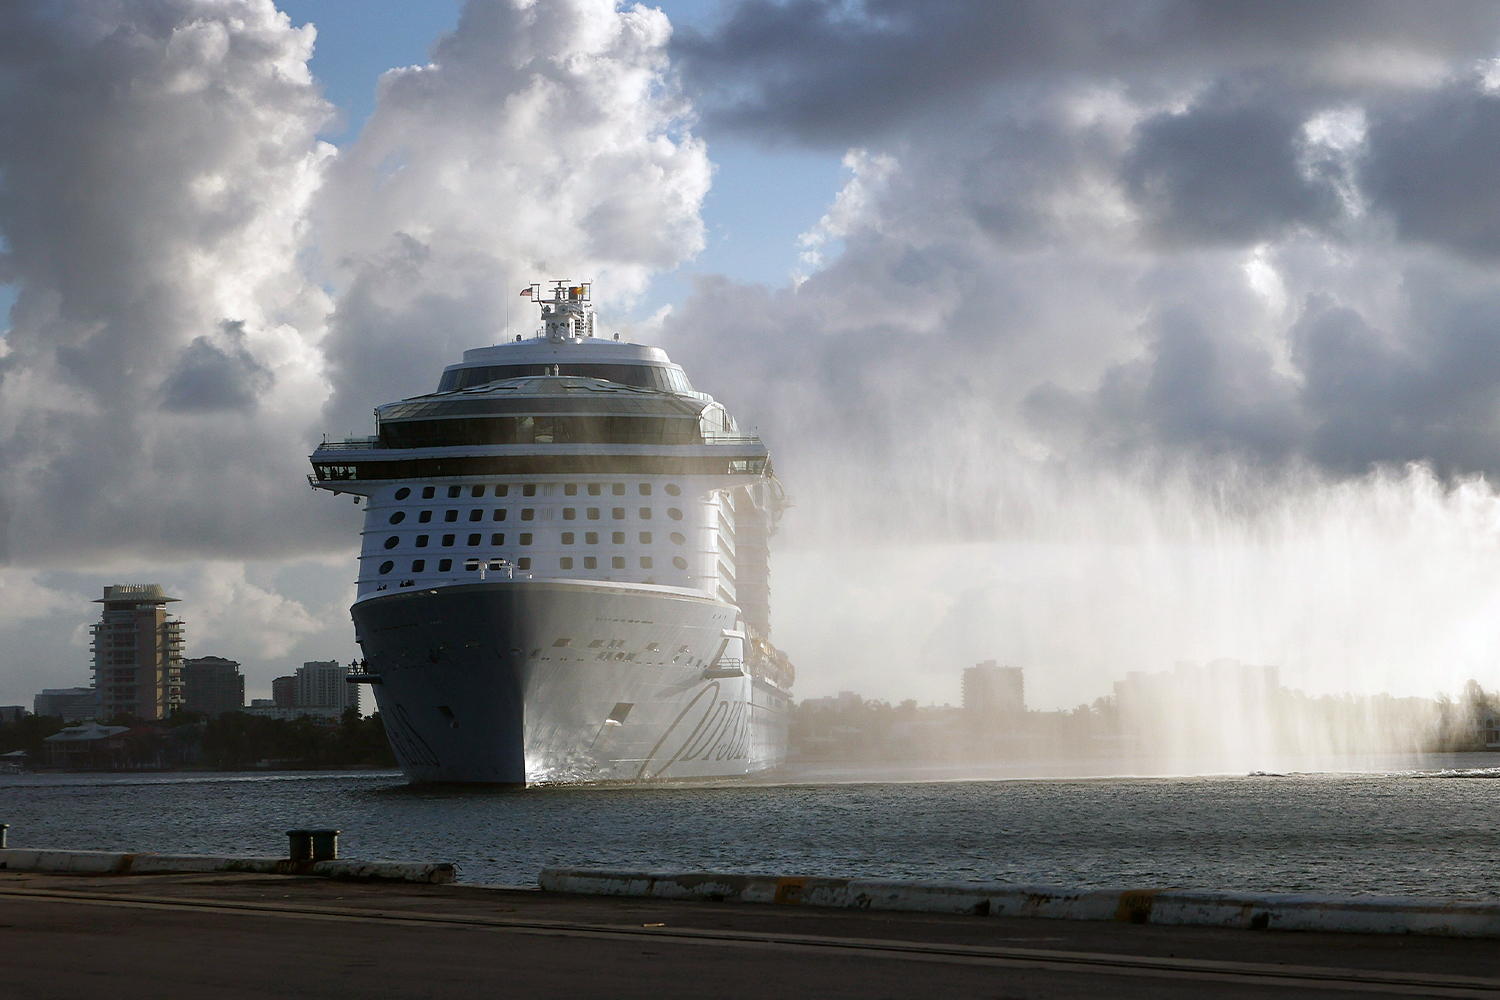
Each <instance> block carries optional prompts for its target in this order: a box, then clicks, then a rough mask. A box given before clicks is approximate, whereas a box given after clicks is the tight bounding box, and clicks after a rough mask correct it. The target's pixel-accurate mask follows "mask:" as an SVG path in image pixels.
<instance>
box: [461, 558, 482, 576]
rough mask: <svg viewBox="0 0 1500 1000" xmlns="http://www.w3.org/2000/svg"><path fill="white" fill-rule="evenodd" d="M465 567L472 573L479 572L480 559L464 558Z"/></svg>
mask: <svg viewBox="0 0 1500 1000" xmlns="http://www.w3.org/2000/svg"><path fill="white" fill-rule="evenodd" d="M464 569H466V570H468V571H469V572H470V573H477V572H479V560H478V559H466V560H464Z"/></svg>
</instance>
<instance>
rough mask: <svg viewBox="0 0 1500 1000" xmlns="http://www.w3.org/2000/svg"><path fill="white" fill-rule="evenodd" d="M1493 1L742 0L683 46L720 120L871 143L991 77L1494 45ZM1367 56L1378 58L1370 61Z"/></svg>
mask: <svg viewBox="0 0 1500 1000" xmlns="http://www.w3.org/2000/svg"><path fill="white" fill-rule="evenodd" d="M1497 30H1500V8H1496V7H1493V6H1490V5H1483V4H1471V3H1461V2H1449V3H1432V4H1422V5H1414V4H1409V3H1402V2H1396V0H1392V2H1384V3H1381V2H1364V3H1361V2H1354V0H1329V2H1324V3H1316V4H1294V3H1286V4H1283V3H1258V2H1251V0H1239V2H1224V0H1161V2H1139V3H1109V2H1103V0H1073V2H1067V0H1062V2H1058V0H1030V2H994V0H866V2H864V3H847V2H841V0H791V2H786V3H777V2H772V0H747V2H741V3H738V4H735V5H733V6H732V7H731V9H730V13H729V14H728V16H727V17H726V18H725V19H724V21H723V22H722V23H720V24H719V25H717V26H716V27H715V28H714V29H712V30H711V31H708V32H692V31H689V32H682V33H679V35H678V37H677V39H676V40H675V42H674V51H675V54H676V55H677V57H678V59H679V62H680V64H681V65H682V67H683V70H684V73H685V76H686V78H687V79H688V81H689V83H690V84H691V85H692V87H693V88H694V90H695V92H696V93H697V94H699V95H701V99H702V102H703V106H704V107H705V108H706V109H707V110H706V114H707V117H708V120H709V123H710V124H711V125H717V126H722V127H726V128H731V129H736V130H742V131H746V132H750V133H754V134H759V135H763V136H766V137H770V138H791V139H795V140H796V141H798V142H802V143H807V144H811V145H817V146H829V145H843V144H849V143H857V142H870V141H872V140H873V139H875V138H876V137H877V136H880V135H881V134H883V133H884V132H885V131H886V130H887V129H889V128H891V127H893V126H895V125H897V124H909V123H910V122H911V120H912V117H913V116H914V115H916V114H917V113H931V114H933V115H938V116H955V115H956V116H962V115H972V114H975V113H978V112H980V111H981V108H982V104H983V101H982V99H981V97H982V95H983V93H984V92H985V91H986V90H987V89H989V88H992V87H993V86H994V85H996V84H1002V83H1010V84H1017V85H1021V86H1025V85H1029V84H1032V83H1034V82H1035V81H1036V80H1038V79H1042V78H1051V79H1058V78H1063V77H1071V78H1092V79H1098V80H1106V81H1107V80H1113V79H1124V80H1128V81H1129V82H1130V84H1131V85H1132V86H1137V87H1141V86H1144V87H1147V88H1150V87H1153V86H1155V84H1154V83H1153V82H1152V81H1156V80H1159V79H1161V78H1163V77H1167V78H1181V77H1184V76H1191V75H1193V74H1196V73H1200V72H1202V71H1203V70H1204V69H1205V68H1207V69H1209V70H1210V71H1211V72H1214V73H1226V72H1233V71H1234V70H1236V69H1237V68H1241V67H1246V66H1256V67H1266V66H1274V67H1276V68H1278V70H1279V71H1280V72H1282V73H1284V74H1286V75H1288V76H1292V77H1298V78H1304V77H1320V76H1328V75H1333V76H1337V75H1339V74H1340V72H1341V68H1340V66H1339V65H1337V63H1338V60H1339V58H1340V57H1341V56H1349V55H1354V54H1363V55H1367V56H1368V55H1370V54H1375V55H1377V56H1378V54H1379V52H1380V50H1381V49H1384V48H1390V49H1392V50H1399V51H1400V52H1402V53H1404V54H1407V55H1413V56H1415V55H1421V56H1432V57H1435V58H1440V59H1442V60H1445V61H1446V60H1448V59H1454V58H1474V59H1477V58H1483V57H1486V56H1488V55H1490V54H1491V48H1492V42H1493V40H1494V38H1495V36H1496V32H1497ZM1372 68H1373V67H1372Z"/></svg>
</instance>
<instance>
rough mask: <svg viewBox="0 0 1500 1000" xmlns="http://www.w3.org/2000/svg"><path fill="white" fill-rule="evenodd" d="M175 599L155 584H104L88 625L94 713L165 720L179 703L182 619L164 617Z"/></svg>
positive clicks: (180, 690) (108, 716)
mask: <svg viewBox="0 0 1500 1000" xmlns="http://www.w3.org/2000/svg"><path fill="white" fill-rule="evenodd" d="M176 600H177V598H175V597H168V596H166V594H164V593H163V592H162V589H161V584H159V583H144V584H142V583H121V584H115V585H114V586H111V587H105V588H104V596H103V597H102V598H100V599H99V600H97V601H95V602H94V603H95V604H102V605H104V613H103V615H102V617H101V618H100V620H99V621H98V622H97V623H96V624H95V625H94V627H93V634H94V641H93V643H92V648H93V651H94V690H95V692H96V693H97V695H98V698H99V709H98V712H99V716H100V718H104V719H112V718H114V717H115V716H118V715H130V716H134V717H136V718H137V719H165V718H166V717H167V716H168V715H170V714H172V710H173V709H174V708H177V707H178V706H180V705H181V704H182V622H180V621H177V620H175V619H172V618H168V617H167V605H168V604H170V603H172V602H175V601H176Z"/></svg>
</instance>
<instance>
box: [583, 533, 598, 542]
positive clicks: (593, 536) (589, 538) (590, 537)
mask: <svg viewBox="0 0 1500 1000" xmlns="http://www.w3.org/2000/svg"><path fill="white" fill-rule="evenodd" d="M583 543H584V544H585V545H598V544H599V532H597V531H585V532H584V533H583Z"/></svg>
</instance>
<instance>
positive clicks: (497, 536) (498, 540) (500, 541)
mask: <svg viewBox="0 0 1500 1000" xmlns="http://www.w3.org/2000/svg"><path fill="white" fill-rule="evenodd" d="M490 544H491V545H504V544H505V535H504V533H503V532H498V531H497V532H495V533H494V534H493V535H491V536H490Z"/></svg>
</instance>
